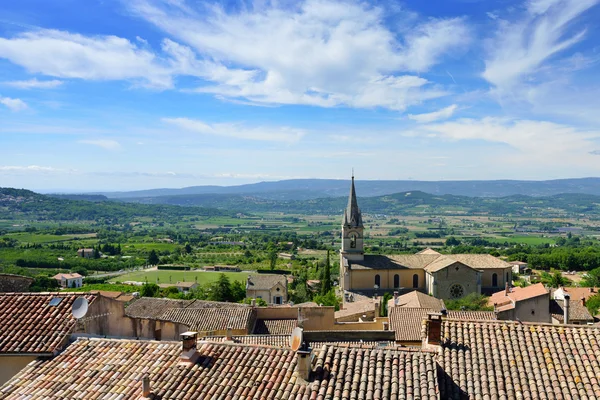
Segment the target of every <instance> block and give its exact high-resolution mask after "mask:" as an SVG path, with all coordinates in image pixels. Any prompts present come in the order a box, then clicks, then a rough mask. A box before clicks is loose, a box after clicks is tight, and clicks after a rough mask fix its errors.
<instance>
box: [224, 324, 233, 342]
mask: <svg viewBox="0 0 600 400" xmlns="http://www.w3.org/2000/svg"><path fill="white" fill-rule="evenodd" d="M232 330H233V328H232V327H231V325H229V326H228V327H227V337H226V340H227V341H229V342H231V341H232V340H233V333H232Z"/></svg>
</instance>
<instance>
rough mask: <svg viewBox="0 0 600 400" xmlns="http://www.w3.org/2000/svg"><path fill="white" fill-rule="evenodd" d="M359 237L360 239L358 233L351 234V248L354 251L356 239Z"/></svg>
mask: <svg viewBox="0 0 600 400" xmlns="http://www.w3.org/2000/svg"><path fill="white" fill-rule="evenodd" d="M357 237H358V235H357V234H356V233H351V234H350V248H352V249H355V248H356V238H357Z"/></svg>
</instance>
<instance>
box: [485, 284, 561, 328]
mask: <svg viewBox="0 0 600 400" xmlns="http://www.w3.org/2000/svg"><path fill="white" fill-rule="evenodd" d="M488 305H490V306H493V307H494V310H495V312H496V314H497V315H498V319H501V320H514V321H529V322H551V317H550V292H549V291H548V289H546V288H545V287H544V285H543V284H541V283H536V284H535V285H530V286H527V287H524V288H522V287H513V288H511V287H509V286H508V284H506V287H505V289H504V290H502V291H500V292H496V293H494V294H493V295H492V296H490V298H489V300H488Z"/></svg>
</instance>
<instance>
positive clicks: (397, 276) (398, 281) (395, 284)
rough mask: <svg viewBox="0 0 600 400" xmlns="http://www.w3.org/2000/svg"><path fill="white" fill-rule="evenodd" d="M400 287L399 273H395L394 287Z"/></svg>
mask: <svg viewBox="0 0 600 400" xmlns="http://www.w3.org/2000/svg"><path fill="white" fill-rule="evenodd" d="M399 287H400V275H398V274H396V275H394V288H399Z"/></svg>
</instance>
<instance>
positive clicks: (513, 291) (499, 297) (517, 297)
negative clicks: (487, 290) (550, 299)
mask: <svg viewBox="0 0 600 400" xmlns="http://www.w3.org/2000/svg"><path fill="white" fill-rule="evenodd" d="M548 293H549V292H548V289H546V288H545V287H544V285H543V284H541V283H536V284H535V285H531V286H527V287H524V288H522V287H513V288H510V289H509V291H508V294H506V291H505V290H502V291H500V292H496V293H494V294H493V295H492V296H491V297H490V299H489V300H488V304H490V305H494V304H496V305H498V306H502V305H505V304H508V303H516V302H517V301H522V300H527V299H531V298H534V297H538V296H543V295H547V294H548Z"/></svg>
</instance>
